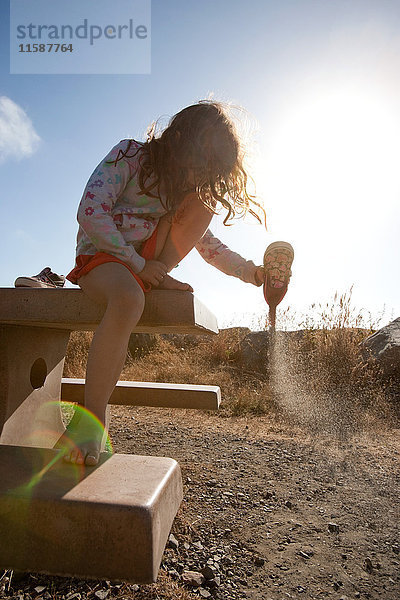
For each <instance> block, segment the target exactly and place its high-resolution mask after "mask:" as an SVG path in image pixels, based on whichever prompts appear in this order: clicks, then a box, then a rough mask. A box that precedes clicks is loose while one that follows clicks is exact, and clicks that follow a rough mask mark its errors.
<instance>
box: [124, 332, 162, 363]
mask: <svg viewBox="0 0 400 600" xmlns="http://www.w3.org/2000/svg"><path fill="white" fill-rule="evenodd" d="M157 341H158V337H157V336H156V335H153V334H150V333H131V335H130V338H129V342H128V350H129V353H130V355H131V356H132V358H142V357H143V356H146V354H149V352H151V351H152V350H153V349H154V348H155V346H156V345H157Z"/></svg>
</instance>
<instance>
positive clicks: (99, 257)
mask: <svg viewBox="0 0 400 600" xmlns="http://www.w3.org/2000/svg"><path fill="white" fill-rule="evenodd" d="M156 244H157V228H156V229H155V230H154V231H153V233H152V234H151V236H150V237H149V239H148V240H146V241H145V242H144V244H143V247H142V249H141V251H140V252H139V254H140V256H142V257H143V258H144V259H145V260H152V259H153V258H154V254H155V251H156ZM108 262H117V263H120V264H121V265H124V267H126V268H127V269H128V271H130V272H131V273H132V275H133V277H134V278H135V279H136V281H137V282H138V284H139V285H140V287H141V288H142V290H143V291H144V292H150V290H151V284H150V283H145V282H144V281H142V280H141V279H140V277H139V275H137V274H136V273H134V272H133V270H132V269H131V267H130V266H129V265H128V264H127V263H126V262H124V261H123V260H120V259H119V258H117V257H116V256H113V255H112V254H107V253H106V252H96V254H80V255H79V256H77V257H76V264H75V267H74V268H73V269H72V271H71V272H70V273H68V275H67V276H66V279H68V281H70V282H71V283H73V284H74V285H78V279H79V277H82V275H86V274H87V273H89V271H91V270H92V269H94V268H95V267H97V266H98V265H102V264H104V263H108Z"/></svg>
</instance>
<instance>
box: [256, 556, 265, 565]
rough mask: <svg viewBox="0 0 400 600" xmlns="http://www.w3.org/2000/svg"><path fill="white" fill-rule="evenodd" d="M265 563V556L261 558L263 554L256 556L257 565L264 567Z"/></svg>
mask: <svg viewBox="0 0 400 600" xmlns="http://www.w3.org/2000/svg"><path fill="white" fill-rule="evenodd" d="M264 563H265V560H264V558H261V556H256V558H255V559H254V564H255V565H256V567H262V566H263V565H264Z"/></svg>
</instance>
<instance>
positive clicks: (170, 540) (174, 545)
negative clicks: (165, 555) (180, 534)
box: [168, 533, 179, 550]
mask: <svg viewBox="0 0 400 600" xmlns="http://www.w3.org/2000/svg"><path fill="white" fill-rule="evenodd" d="M178 547H179V542H178V540H177V539H176V537H175V536H174V535H173V534H172V533H170V534H169V538H168V548H173V549H174V550H178Z"/></svg>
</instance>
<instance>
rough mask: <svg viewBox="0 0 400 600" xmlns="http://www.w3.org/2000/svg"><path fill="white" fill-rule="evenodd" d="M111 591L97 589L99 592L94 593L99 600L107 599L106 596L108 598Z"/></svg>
mask: <svg viewBox="0 0 400 600" xmlns="http://www.w3.org/2000/svg"><path fill="white" fill-rule="evenodd" d="M109 593H110V590H97V592H95V593H94V595H95V596H96V597H97V598H99V600H105V598H107V596H108V594H109Z"/></svg>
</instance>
